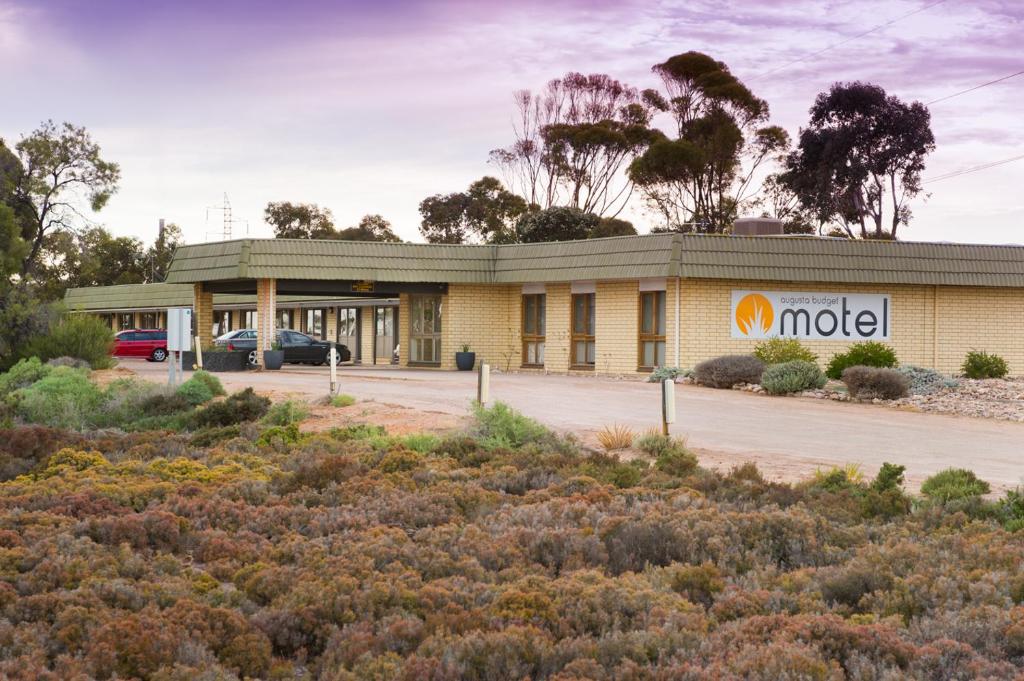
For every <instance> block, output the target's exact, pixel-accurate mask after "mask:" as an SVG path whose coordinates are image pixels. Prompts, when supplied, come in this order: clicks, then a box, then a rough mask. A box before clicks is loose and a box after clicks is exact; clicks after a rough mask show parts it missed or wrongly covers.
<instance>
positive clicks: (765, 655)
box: [0, 363, 1024, 681]
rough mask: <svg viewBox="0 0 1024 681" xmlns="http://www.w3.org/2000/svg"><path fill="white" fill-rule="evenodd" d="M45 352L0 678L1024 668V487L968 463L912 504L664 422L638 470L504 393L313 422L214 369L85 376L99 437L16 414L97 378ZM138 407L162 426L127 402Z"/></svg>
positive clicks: (6, 497)
mask: <svg viewBox="0 0 1024 681" xmlns="http://www.w3.org/2000/svg"><path fill="white" fill-rule="evenodd" d="M41 366H45V365H38V363H36V364H31V365H30V364H27V363H26V364H24V365H22V366H21V368H20V369H19V370H18V371H19V372H20V379H17V383H18V385H17V387H13V388H11V385H12V384H14V383H15V380H12V379H11V378H10V376H11V374H7V375H5V376H4V377H3V379H0V380H6V381H7V382H8V386H7V388H8V390H9V393H8V395H10V394H15V395H21V396H22V397H19V398H16V399H14V400H12V402H13V403H14V406H13V407H11V408H12V409H13V414H11V413H9V414H8V418H9V419H10V421H11V423H10V424H9V425H10V426H11V427H9V428H7V429H5V430H2V431H0V480H2V482H0V650H2V651H3V652H2V655H0V677H3V678H9V679H16V680H26V681H27V680H28V679H33V680H35V679H43V680H49V679H53V680H56V679H61V680H65V679H71V680H74V679H83V680H84V679H89V678H99V679H114V678H118V679H127V678H139V679H152V680H158V681H185V680H186V679H188V680H192V679H211V680H220V679H242V678H259V679H326V680H329V681H350V680H357V679H358V680H362V679H375V680H383V679H408V680H410V681H412V680H417V681H419V680H432V679H433V680H439V681H440V680H448V679H451V680H453V681H454V680H456V679H470V680H474V679H475V680H479V681H485V680H486V681H503V680H508V681H521V680H522V679H552V680H555V679H557V680H559V681H569V680H575V681H583V680H584V679H587V680H593V681H612V680H619V679H625V680H638V681H639V680H651V681H655V680H668V679H708V680H710V679H716V680H717V679H730V678H743V679H765V680H768V679H843V678H847V679H878V680H882V679H887V680H888V679H922V680H923V679H929V680H939V679H977V678H987V679H1010V678H1015V677H1017V676H1018V674H1019V673H1020V671H1021V669H1022V668H1024V605H1022V603H1024V576H1021V573H1020V565H1021V559H1022V557H1024V543H1022V541H1021V535H1019V534H1018V535H1015V534H1013V531H1014V530H1017V529H1019V528H1020V527H1021V526H1022V525H1024V502H1021V498H1022V497H1021V495H1018V494H1016V493H1010V494H1008V495H1006V496H1005V497H1003V498H1001V499H996V500H993V499H989V498H986V497H985V496H984V495H986V494H987V493H988V491H989V488H988V486H987V484H985V483H984V481H981V480H978V479H977V478H976V477H974V476H973V474H971V473H970V472H969V471H963V470H950V471H944V472H942V473H940V474H939V475H937V476H934V477H933V478H932V479H930V480H929V482H928V483H926V484H925V487H924V490H923V494H922V495H921V496H911V495H908V494H907V493H905V492H904V490H903V488H902V480H903V473H904V470H903V468H902V467H901V466H895V465H890V464H887V465H885V466H883V468H882V470H881V471H879V473H878V475H877V476H876V477H874V478H866V477H865V476H864V475H862V474H861V472H860V471H859V470H858V469H856V468H855V467H851V468H848V469H836V470H828V471H820V472H819V473H818V474H817V475H815V476H813V477H812V478H810V479H808V480H807V481H806V482H805V483H802V484H798V485H785V484H778V483H773V482H769V481H766V480H765V479H764V478H762V476H761V475H760V473H759V472H758V471H757V469H756V468H755V467H754V466H753V465H752V464H747V465H744V466H741V467H738V468H736V469H734V470H732V471H731V472H730V473H727V474H721V473H716V472H712V471H709V470H705V469H703V468H701V467H700V466H699V462H698V460H697V458H696V457H694V455H693V454H692V453H691V452H689V451H688V450H687V448H686V445H685V443H684V442H683V441H681V440H679V439H676V438H669V437H664V436H661V435H657V434H651V433H648V434H645V435H643V436H641V437H639V438H636V441H635V444H634V446H635V448H636V449H637V450H639V451H641V452H643V456H642V458H640V459H639V460H636V461H629V462H626V461H622V460H620V459H619V458H617V457H615V456H612V455H606V454H592V453H587V452H585V451H582V450H581V449H580V448H579V447H578V446H577V444H576V443H575V442H573V441H571V440H567V439H565V438H563V437H560V436H558V435H556V434H554V433H552V432H550V431H548V430H547V429H545V428H544V427H542V426H540V425H539V424H537V423H535V422H532V421H530V420H529V419H525V418H524V417H522V416H521V415H519V414H517V413H516V412H514V411H513V410H511V409H509V408H507V407H505V406H504V405H496V406H494V407H492V408H489V409H478V410H477V411H476V414H475V420H474V423H473V425H472V427H471V428H470V429H468V431H467V432H465V433H462V434H459V435H453V436H450V437H447V438H439V437H437V436H433V435H414V436H406V437H392V436H389V435H388V434H387V433H385V432H384V431H383V430H382V429H381V428H378V427H373V426H362V425H359V426H351V427H347V428H339V429H335V430H332V431H330V432H326V433H319V434H305V433H302V432H300V430H299V429H298V428H297V421H298V420H300V419H301V418H303V416H304V410H303V407H302V406H301V405H297V404H293V403H283V404H278V405H273V406H272V407H271V406H269V405H268V404H266V402H265V400H263V398H260V397H259V396H256V395H252V394H251V393H248V392H243V393H236V394H235V395H230V396H227V397H224V398H222V399H218V398H213V399H212V400H211V399H210V398H207V397H206V395H207V391H208V392H209V393H214V394H215V393H216V392H219V391H218V390H217V388H218V387H219V386H218V385H217V384H215V383H214V381H213V380H210V379H213V377H212V376H203V375H200V378H199V379H198V380H197V379H195V378H193V379H192V381H196V382H197V383H203V387H205V388H206V391H204V390H203V387H200V386H197V385H194V384H193V385H192V387H190V388H188V389H185V388H182V389H180V390H179V391H177V392H175V393H171V394H167V393H164V392H157V393H154V394H150V395H146V396H144V397H142V398H141V401H137V400H139V399H140V398H139V397H138V394H137V393H138V391H139V390H140V389H139V388H137V387H132V386H131V385H129V384H126V383H120V384H112V385H111V386H109V387H108V388H105V389H103V390H100V389H98V388H97V389H96V390H97V393H88V395H91V397H88V399H86V400H85V401H84V402H83V403H82V404H87V405H93V407H92V408H95V409H100V410H104V409H105V410H106V411H107V412H109V413H112V414H113V413H116V414H120V415H121V417H120V418H121V419H122V421H123V422H122V423H120V424H118V423H114V422H113V421H112V420H111V419H112V418H113V417H108V420H107V422H106V426H107V428H106V429H105V430H95V429H94V428H93V426H92V423H93V420H92V419H93V417H92V416H90V415H91V414H93V413H94V412H92V411H89V410H88V409H85V408H82V409H78V407H75V408H74V409H72V408H71V407H69V408H68V409H69V410H70V411H69V413H71V412H72V411H73V412H74V413H77V414H84V415H85V416H84V417H83V418H82V420H81V421H80V423H81V425H82V427H81V428H80V429H69V428H64V427H61V428H58V427H52V426H47V425H38V424H34V425H33V424H30V423H26V421H29V420H31V419H30V418H29V416H32V417H35V416H38V415H40V412H37V411H35V410H34V409H28V408H26V407H24V405H25V404H26V403H31V399H30V398H29V397H26V396H25V395H26V392H27V393H32V392H33V391H40V390H42V389H43V388H42V387H41V386H40V384H46V385H49V386H50V387H48V388H47V390H50V391H51V392H50V393H49V394H50V395H51V398H52V395H55V394H58V393H63V392H70V393H73V394H74V395H76V396H77V395H79V393H81V392H82V388H81V383H80V381H78V378H79V375H78V374H74V373H70V374H69V373H67V372H69V371H70V372H76V371H81V370H76V369H71V368H67V367H57V368H53V367H51V368H49V370H47V369H43V368H40V367H41ZM33 373H34V374H35V377H34V378H33V376H32V375H31V374H33ZM71 376H74V377H75V378H69V377H71ZM55 377H56V378H55ZM214 380H215V379H214ZM55 383H56V384H60V387H59V388H54V387H53V386H54V384H55ZM117 386H120V387H117ZM86 392H87V391H86ZM97 395H98V396H97ZM125 395H128V396H129V397H126V396H125ZM199 398H203V401H202V402H200V403H199V405H198V406H196V405H194V404H193V403H194V402H198V401H199ZM62 399H63V398H62ZM77 399H78V398H77V397H76V398H74V399H71V398H68V399H67V400H66V401H67V402H68V403H69V404H78V402H77V401H76V400H77ZM95 400H99V402H95ZM26 401H27V402H26ZM150 401H153V402H160V403H162V404H163V405H164V408H165V409H166V410H167V411H168V412H169V413H170V415H163V416H157V417H153V416H144V415H143V414H144V411H142V410H140V408H134V407H133V408H132V409H127V408H120V407H118V405H125V404H142V403H146V404H148V403H149V402H150ZM96 404H99V405H100V406H99V407H96V406H95V405H96ZM104 405H105V406H104ZM76 410H77V411H76ZM147 418H148V419H154V418H156V419H158V421H152V420H151V421H149V422H144V423H142V424H141V425H140V421H139V419H147ZM159 419H165V420H163V421H159ZM44 420H45V419H44ZM147 424H149V425H147ZM141 426H146V427H144V428H143V427H141ZM150 426H152V427H150ZM126 427H127V428H130V429H134V430H135V432H125V428H126ZM623 439H625V436H623Z"/></svg>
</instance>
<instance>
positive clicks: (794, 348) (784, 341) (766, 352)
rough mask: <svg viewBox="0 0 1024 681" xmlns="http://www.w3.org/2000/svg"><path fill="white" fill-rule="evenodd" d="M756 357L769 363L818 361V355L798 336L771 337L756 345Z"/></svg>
mask: <svg viewBox="0 0 1024 681" xmlns="http://www.w3.org/2000/svg"><path fill="white" fill-rule="evenodd" d="M754 357H757V358H758V359H759V360H761V361H762V362H764V363H765V364H767V365H769V366H770V365H772V364H785V363H786V362H797V361H800V362H811V363H817V361H818V356H817V355H816V354H814V353H813V352H811V351H810V350H809V349H808V348H806V347H804V344H803V343H801V342H800V340H799V339H797V338H769V339H767V340H763V341H760V342H758V344H757V345H755V346H754Z"/></svg>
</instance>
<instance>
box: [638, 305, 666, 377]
mask: <svg viewBox="0 0 1024 681" xmlns="http://www.w3.org/2000/svg"><path fill="white" fill-rule="evenodd" d="M648 296H650V297H653V298H654V304H653V312H652V318H651V320H652V321H653V323H654V328H653V329H651V330H647V331H645V330H644V298H646V297H648ZM659 302H660V306H659ZM636 313H637V320H636V332H637V343H636V352H637V356H636V367H637V369H636V370H637V371H646V372H651V371H654V369H655V367H657V366H659V365H658V364H657V359H658V349H657V344H658V343H661V345H662V355H664V354H665V352H667V350H668V345H667V343H666V341H667V338H666V327H667V326H668V316H667V313H668V308H667V296H666V295H665V291H640V295H639V296H638V298H637V312H636ZM659 322H661V326H662V328H661V333H658V323H659ZM645 343H654V344H655V349H654V359H655V363H654V364H653V365H650V366H648V365H646V364H644V344H645Z"/></svg>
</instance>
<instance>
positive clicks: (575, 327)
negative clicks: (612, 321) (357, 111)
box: [571, 293, 597, 369]
mask: <svg viewBox="0 0 1024 681" xmlns="http://www.w3.org/2000/svg"><path fill="white" fill-rule="evenodd" d="M571 343H572V362H571V363H572V367H573V368H574V369H593V368H594V364H595V362H596V360H597V352H596V344H595V339H594V294H593V293H577V294H574V295H573V297H572V338H571Z"/></svg>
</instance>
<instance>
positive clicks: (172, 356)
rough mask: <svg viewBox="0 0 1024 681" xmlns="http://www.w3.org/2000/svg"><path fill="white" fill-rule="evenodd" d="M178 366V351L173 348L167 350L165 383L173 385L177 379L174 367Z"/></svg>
mask: <svg viewBox="0 0 1024 681" xmlns="http://www.w3.org/2000/svg"><path fill="white" fill-rule="evenodd" d="M177 368H178V353H177V351H175V350H168V351H167V385H169V386H171V387H172V388H173V387H174V382H175V381H176V380H177V377H176V376H175V373H176V371H175V370H176V369H177Z"/></svg>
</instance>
